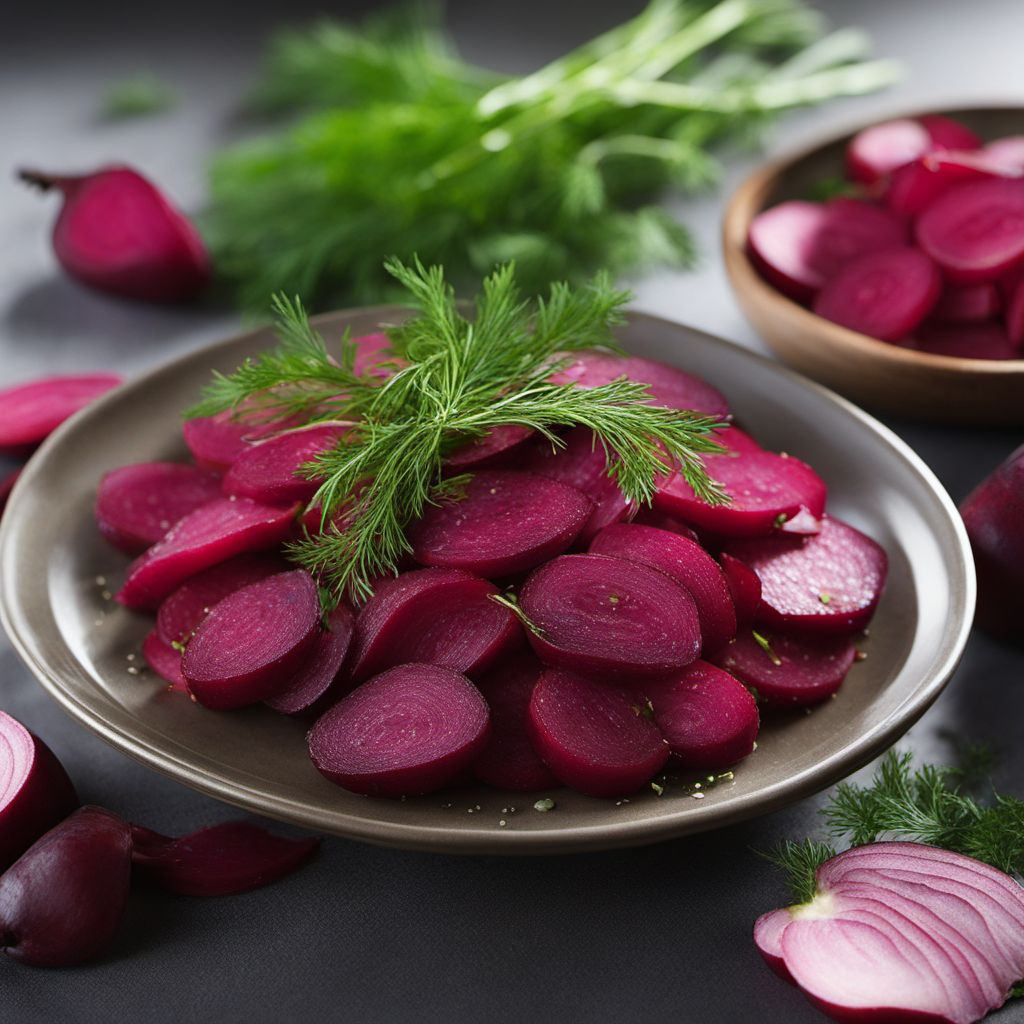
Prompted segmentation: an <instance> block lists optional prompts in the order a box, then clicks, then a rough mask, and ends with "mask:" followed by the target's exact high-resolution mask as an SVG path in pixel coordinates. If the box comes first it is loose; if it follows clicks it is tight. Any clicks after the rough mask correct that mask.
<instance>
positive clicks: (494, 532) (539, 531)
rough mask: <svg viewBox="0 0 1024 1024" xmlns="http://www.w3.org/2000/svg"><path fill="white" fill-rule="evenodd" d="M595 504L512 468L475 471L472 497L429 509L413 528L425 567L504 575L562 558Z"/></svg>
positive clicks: (415, 552)
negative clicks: (554, 558)
mask: <svg viewBox="0 0 1024 1024" xmlns="http://www.w3.org/2000/svg"><path fill="white" fill-rule="evenodd" d="M592 508H593V505H592V504H591V502H590V500H589V499H588V498H587V497H586V496H585V495H583V494H582V493H581V492H580V491H578V490H576V488H574V487H570V486H569V485H568V484H563V483H559V482H558V481H557V480H550V479H548V478H547V477H543V476H537V475H536V474H534V473H516V472H510V471H508V470H484V471H482V472H479V473H474V474H473V478H472V479H471V480H470V482H469V484H468V486H467V487H466V489H465V493H464V494H463V495H461V496H458V497H455V498H453V499H451V500H444V501H442V503H441V504H438V505H432V506H428V507H427V509H426V511H425V512H424V513H423V515H422V517H421V518H420V520H419V521H418V522H416V523H414V524H413V525H412V526H411V527H410V528H409V530H408V537H409V542H410V543H411V544H412V550H413V557H414V558H415V559H416V561H417V562H419V563H420V564H421V565H439V566H448V567H450V568H453V569H465V570H466V571H467V572H473V573H476V574H478V575H480V576H489V577H492V578H500V577H503V576H510V575H512V574H513V573H517V572H523V571H524V570H526V569H532V568H533V567H534V566H535V565H539V564H540V563H541V562H545V561H547V560H548V559H549V558H552V557H554V556H555V555H559V554H561V553H562V552H563V551H565V550H566V549H567V548H568V547H569V545H570V544H572V542H573V541H574V540H575V539H576V537H577V536H578V535H579V532H580V530H582V529H583V526H584V524H585V523H586V522H587V520H588V518H589V516H590V513H591V510H592Z"/></svg>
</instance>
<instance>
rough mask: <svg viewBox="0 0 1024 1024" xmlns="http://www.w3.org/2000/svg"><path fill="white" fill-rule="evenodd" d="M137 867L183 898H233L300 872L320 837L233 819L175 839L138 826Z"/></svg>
mask: <svg viewBox="0 0 1024 1024" xmlns="http://www.w3.org/2000/svg"><path fill="white" fill-rule="evenodd" d="M132 840H133V846H132V867H133V869H134V871H135V873H136V874H138V875H139V876H141V877H142V878H144V879H145V880H146V881H147V882H150V883H151V884H153V885H156V886H158V887H159V888H161V889H165V890H166V891H167V892H173V893H176V894H178V895H180V896H231V895H233V894H234V893H239V892H248V891H249V890H250V889H259V888H262V887H263V886H265V885H270V884H272V883H273V882H276V881H278V880H279V879H281V878H284V877H285V876H286V875H290V874H291V873H292V872H293V871H297V870H298V869H299V868H300V867H302V865H303V864H305V863H306V861H308V860H309V859H310V857H312V856H313V854H314V853H316V851H317V849H318V848H319V846H320V840H319V839H317V838H315V837H310V838H307V839H286V838H285V837H284V836H275V835H274V834H273V833H272V832H268V831H267V830H266V829H264V828H260V827H259V826H258V825H253V824H250V823H249V822H247V821H228V822H224V823H223V824H221V825H213V826H212V827H210V828H204V829H200V830H199V831H198V832H193V833H192V834H191V835H187V836H180V837H179V838H177V839H172V838H170V837H169V836H162V835H160V834H159V833H158V832H152V831H150V830H149V829H147V828H141V827H139V826H138V825H133V826H132Z"/></svg>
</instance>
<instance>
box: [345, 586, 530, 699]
mask: <svg viewBox="0 0 1024 1024" xmlns="http://www.w3.org/2000/svg"><path fill="white" fill-rule="evenodd" d="M497 593H498V588H497V587H496V586H495V585H494V584H493V583H489V582H488V581H487V580H483V579H480V578H479V577H478V576H472V575H470V574H469V573H468V572H463V571H462V570H461V569H418V570H416V571H414V572H406V573H402V574H401V575H400V576H395V577H392V578H389V579H385V580H382V581H381V582H380V583H379V584H378V585H377V587H376V589H375V591H374V595H373V597H371V598H370V599H369V601H367V602H366V604H365V605H363V607H362V609H361V610H360V612H359V615H358V616H357V617H356V626H355V634H354V636H353V639H352V654H351V656H350V659H349V668H348V675H349V677H350V678H351V679H353V680H355V681H356V682H358V681H360V680H362V679H366V678H367V677H368V676H372V675H376V674H377V673H378V672H383V671H384V669H387V668H391V667H393V666H394V665H400V664H402V663H404V662H412V661H417V662H425V663H429V664H434V665H442V666H444V667H446V668H450V669H454V670H455V671H457V672H466V673H475V672H481V671H484V670H486V669H488V668H489V667H490V666H491V665H493V664H494V663H495V661H496V660H497V659H498V658H500V657H501V656H503V655H504V654H506V653H508V652H509V651H511V650H513V649H514V648H516V647H518V646H519V645H520V644H521V643H522V630H521V629H520V627H519V624H518V622H516V618H515V615H513V614H512V612H510V611H509V610H508V609H507V608H505V607H503V606H502V605H500V604H497V603H496V602H495V601H492V600H491V597H492V596H494V595H496V594H497Z"/></svg>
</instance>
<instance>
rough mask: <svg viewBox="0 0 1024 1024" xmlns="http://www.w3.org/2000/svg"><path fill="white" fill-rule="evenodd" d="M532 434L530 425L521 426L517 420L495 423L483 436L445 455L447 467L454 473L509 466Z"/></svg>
mask: <svg viewBox="0 0 1024 1024" xmlns="http://www.w3.org/2000/svg"><path fill="white" fill-rule="evenodd" d="M532 436H533V431H532V430H531V429H530V428H529V427H520V426H517V425H516V424H514V423H510V424H509V425H508V426H504V427H495V428H494V429H493V430H490V431H488V432H487V433H486V434H484V436H483V437H478V438H474V439H473V440H472V441H470V442H469V443H468V444H466V445H463V446H462V447H461V448H456V449H455V451H453V452H452V453H451V455H449V456H448V458H447V459H445V467H446V468H447V469H448V471H449V472H451V473H464V472H466V471H467V470H476V469H492V468H494V467H495V466H507V465H509V464H510V463H511V462H512V461H513V460H514V459H515V456H516V455H517V454H519V452H520V451H521V450H522V447H523V445H524V443H525V442H526V441H527V440H529V438H531V437H532Z"/></svg>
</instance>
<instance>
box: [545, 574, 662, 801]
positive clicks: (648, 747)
mask: <svg viewBox="0 0 1024 1024" xmlns="http://www.w3.org/2000/svg"><path fill="white" fill-rule="evenodd" d="M577 557H578V556H577ZM641 710H642V709H641V708H640V707H639V706H638V705H637V703H636V700H635V698H634V697H633V696H632V695H631V694H630V692H629V691H628V690H626V689H624V688H622V687H619V686H616V685H615V684H613V683H607V682H602V681H601V680H597V679H585V678H584V677H583V676H578V675H575V674H574V673H572V672H566V671H564V670H562V669H551V668H549V669H547V670H546V671H545V672H544V673H543V674H542V675H541V677H540V679H539V680H538V681H537V685H536V686H535V687H534V688H533V694H532V696H531V697H530V707H529V723H530V735H531V737H532V738H533V743H534V746H535V747H536V749H537V751H538V752H539V753H540V756H541V757H542V758H543V760H544V761H545V763H546V764H547V765H548V767H549V768H550V769H551V771H552V772H554V774H555V775H556V776H557V777H558V779H560V780H561V781H562V782H564V783H565V784H566V785H567V786H571V787H572V788H573V789H576V790H578V791H579V792H581V793H586V794H587V795H588V796H597V797H615V796H625V795H627V794H629V793H634V792H636V790H638V789H640V787H641V786H643V785H644V784H645V783H647V782H648V781H650V779H651V778H653V776H655V775H657V773H658V772H660V771H661V769H662V768H664V767H665V762H666V761H667V760H668V757H669V747H668V744H667V743H666V742H665V739H664V737H663V736H662V735H661V732H660V731H659V729H658V727H657V726H656V725H655V724H654V722H653V721H651V720H650V719H649V718H647V717H646V716H645V715H643V714H642V713H641Z"/></svg>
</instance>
